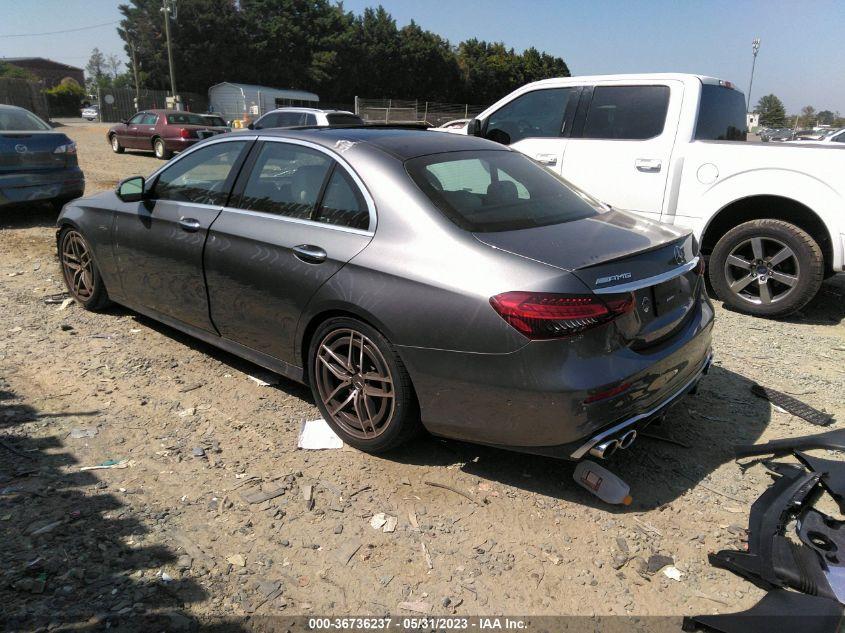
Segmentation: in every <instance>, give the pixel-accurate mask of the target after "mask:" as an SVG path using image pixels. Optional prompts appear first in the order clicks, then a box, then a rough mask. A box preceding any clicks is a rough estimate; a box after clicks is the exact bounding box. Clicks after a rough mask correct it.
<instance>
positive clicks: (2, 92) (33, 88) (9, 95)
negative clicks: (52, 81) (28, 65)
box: [0, 77, 50, 121]
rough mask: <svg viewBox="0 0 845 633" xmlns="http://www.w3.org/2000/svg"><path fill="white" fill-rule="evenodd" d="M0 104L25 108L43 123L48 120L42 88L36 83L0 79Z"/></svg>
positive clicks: (47, 108) (45, 98)
mask: <svg viewBox="0 0 845 633" xmlns="http://www.w3.org/2000/svg"><path fill="white" fill-rule="evenodd" d="M0 103H3V104H5V105H13V106H18V107H20V108H26V109H27V110H29V111H30V112H34V113H35V114H37V115H38V116H39V117H41V118H42V119H44V120H45V121H46V120H47V119H49V118H50V109H49V107H48V106H47V97H46V96H45V94H44V86H43V85H42V84H41V82H38V81H29V80H27V79H12V78H10V77H4V78H2V79H0Z"/></svg>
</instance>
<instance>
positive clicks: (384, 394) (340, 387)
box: [308, 317, 422, 453]
mask: <svg viewBox="0 0 845 633" xmlns="http://www.w3.org/2000/svg"><path fill="white" fill-rule="evenodd" d="M362 358H363V362H362V361H361V359H362ZM350 359H351V360H350ZM308 378H309V382H310V383H311V391H312V393H313V395H314V401H315V402H316V403H317V407H318V408H319V409H320V413H322V414H323V419H324V420H325V421H326V422H327V423H328V424H329V426H331V427H332V429H333V430H334V431H335V433H337V434H338V436H339V437H340V438H341V439H342V440H343V441H344V442H346V443H347V444H349V445H350V446H354V447H355V448H357V449H359V450H362V451H366V452H368V453H381V452H384V451H388V450H390V449H393V448H396V447H397V446H399V445H400V444H403V443H405V442H407V441H408V440H410V439H411V438H412V437H414V436H415V435H417V433H418V432H419V431H420V430H421V429H422V424H421V422H420V412H419V405H418V403H417V398H416V394H415V393H414V388H413V386H412V385H411V377H410V376H409V375H408V371H407V369H405V365H404V364H403V363H402V359H401V358H399V355H398V354H397V353H396V350H394V349H393V346H392V345H391V344H390V343H389V342H388V340H387V339H386V338H385V337H384V336H382V335H381V333H380V332H379V331H378V330H376V329H375V328H373V327H371V326H369V325H367V324H366V323H364V322H362V321H359V320H357V319H353V318H349V317H334V318H330V319H328V320H327V321H325V322H324V323H322V324H321V325H320V326H319V327H318V328H317V331H316V332H314V335H313V337H312V338H311V343H310V345H309V349H308ZM344 403H346V404H344Z"/></svg>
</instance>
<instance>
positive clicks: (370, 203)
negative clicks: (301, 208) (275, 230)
mask: <svg viewBox="0 0 845 633" xmlns="http://www.w3.org/2000/svg"><path fill="white" fill-rule="evenodd" d="M258 140H259V141H262V142H265V143H266V142H269V143H287V144H289V145H300V146H302V147H307V148H309V149H313V150H315V151H317V152H320V153H322V154H325V155H327V156H328V157H329V158H331V159H333V160H334V161H336V162H337V164H338V165H340V166H341V167H342V168H343V169H344V171H346V173H347V174H348V175H349V177H350V178H352V180H353V182H355V185H356V186H357V187H358V190H359V191H360V192H361V195H363V196H364V201H365V202H366V203H367V211H368V213H369V216H370V226H369V227H368V228H367V230H366V231H364V230H362V229H352V228H350V227H339V226H338V225H336V224H328V223H326V222H314V221H312V220H299V219H298V218H287V216H282V215H278V216H277V217H282V218H286V219H294V220H297V221H299V222H307V223H309V224H314V225H316V226H331V227H333V228H335V229H337V228H343V229H346V230H348V231H353V232H357V233H364V234H369V235H373V234H375V232H376V226H377V224H378V220H377V215H376V204H375V201H374V200H373V197H372V196H371V195H370V192H369V190H368V189H367V187H366V185H365V184H364V181H363V180H361V178H359V176H358V174H357V173H356V172H355V170H354V169H352V166H351V165H350V164H349V163H348V162H346V160H345V159H344V158H343V156H341V155H340V154H338V153H337V152H335V151H333V150H331V149H329V148H327V147H325V146H324V145H319V144H317V143H312V142H311V141H305V140H302V139H298V138H282V137H278V136H259V137H258ZM239 210H241V211H249V209H239ZM267 215H276V214H272V213H270V214H267Z"/></svg>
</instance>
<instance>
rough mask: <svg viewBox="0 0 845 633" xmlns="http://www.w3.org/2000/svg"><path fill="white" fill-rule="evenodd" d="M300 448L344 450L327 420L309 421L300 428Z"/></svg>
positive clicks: (340, 440)
mask: <svg viewBox="0 0 845 633" xmlns="http://www.w3.org/2000/svg"><path fill="white" fill-rule="evenodd" d="M296 445H297V446H298V447H299V448H305V449H311V450H319V449H322V448H343V440H342V439H340V438H339V437H338V436H337V435H336V434H335V432H334V431H332V428H331V427H330V426H329V425H328V424H326V421H325V420H309V421H307V422H303V423H302V426H301V427H299V440H298V441H297V443H296Z"/></svg>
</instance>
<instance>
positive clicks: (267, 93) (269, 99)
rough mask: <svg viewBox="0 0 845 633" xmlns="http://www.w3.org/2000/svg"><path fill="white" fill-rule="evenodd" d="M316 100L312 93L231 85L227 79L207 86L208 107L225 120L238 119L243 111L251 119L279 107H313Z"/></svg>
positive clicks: (247, 85)
mask: <svg viewBox="0 0 845 633" xmlns="http://www.w3.org/2000/svg"><path fill="white" fill-rule="evenodd" d="M319 100H320V98H319V97H318V96H317V95H315V94H314V93H313V92H305V91H303V90H282V89H281V88H270V87H268V86H254V85H252V84H235V83H230V82H228V81H224V82H223V83H220V84H216V85H214V86H212V87H211V88H209V89H208V103H209V105H210V108H211V110H213V111H214V112H216V113H217V114H220V115H222V116H223V118H224V119H226V120H227V121H231V120H233V119H241V118H243V117H244V114H249V115H250V116H251V117H252V118H255V117H257V116H261V115H262V114H264V113H265V112H269V111H270V110H274V109H275V108H280V107H282V106H306V107H317V103H318V101H319Z"/></svg>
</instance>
